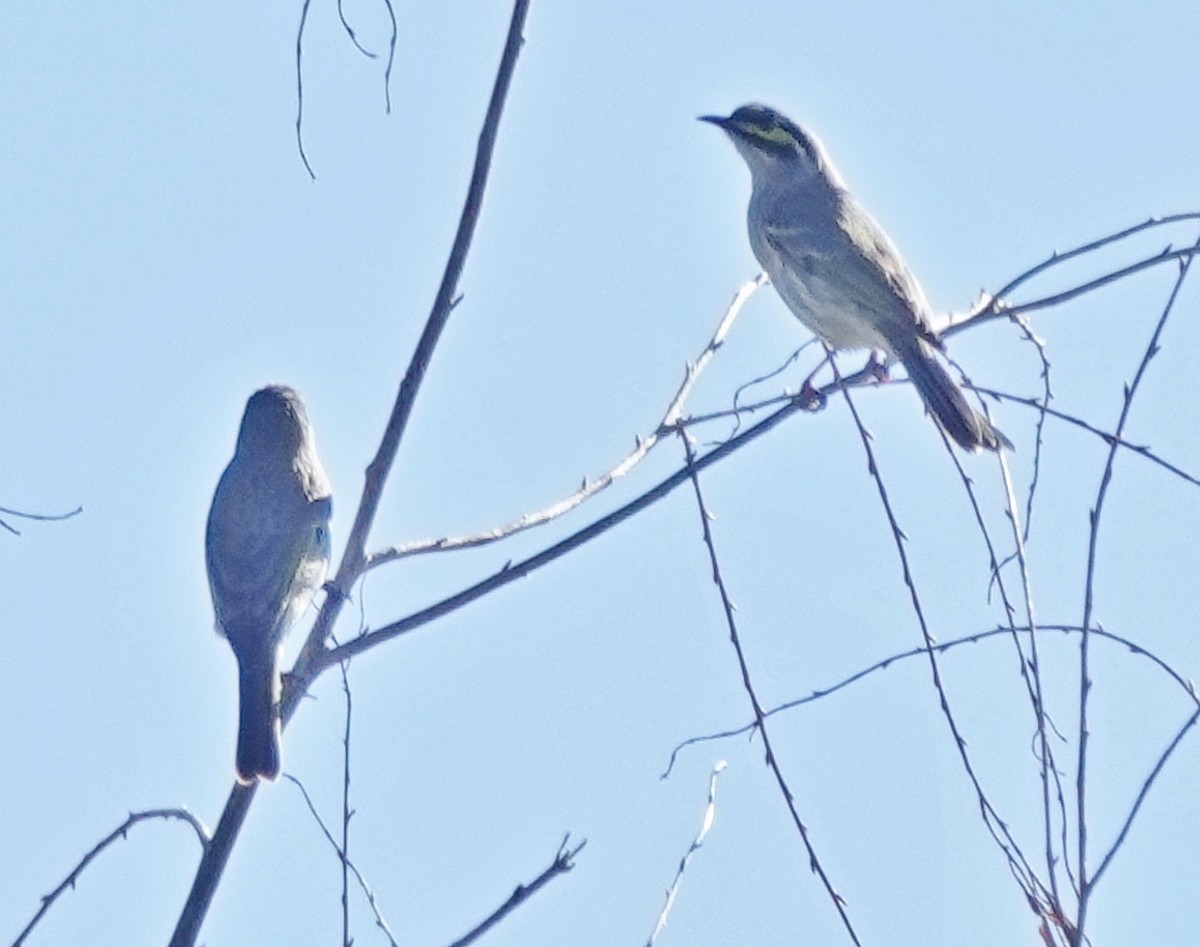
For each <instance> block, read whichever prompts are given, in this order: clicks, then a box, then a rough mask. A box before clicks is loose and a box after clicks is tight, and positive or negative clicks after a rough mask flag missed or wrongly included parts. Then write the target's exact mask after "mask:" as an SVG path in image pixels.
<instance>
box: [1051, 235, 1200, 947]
mask: <svg viewBox="0 0 1200 947" xmlns="http://www.w3.org/2000/svg"><path fill="white" fill-rule="evenodd" d="M1197 251H1200V239H1198V240H1197V241H1196V243H1195V244H1194V245H1193V246H1192V247H1191V251H1190V253H1189V254H1188V255H1184V256H1179V257H1178V259H1179V260H1180V264H1179V275H1178V276H1177V277H1176V279H1175V285H1174V286H1173V287H1172V288H1171V293H1170V295H1169V296H1168V297H1167V303H1166V305H1165V306H1163V310H1162V313H1161V315H1160V316H1159V319H1158V322H1157V324H1156V325H1155V326H1154V331H1153V332H1152V333H1151V334H1150V341H1149V342H1148V343H1147V344H1146V349H1145V351H1144V352H1143V353H1142V358H1141V361H1140V362H1139V363H1138V367H1137V371H1136V372H1134V376H1133V381H1132V382H1130V383H1129V384H1127V385H1126V386H1125V397H1124V399H1123V402H1122V405H1121V412H1120V416H1119V418H1118V420H1117V426H1116V430H1115V432H1114V435H1115V437H1120V436H1121V435H1122V434H1123V433H1124V432H1125V424H1126V422H1127V421H1128V420H1129V414H1130V412H1131V411H1132V409H1133V399H1134V397H1135V396H1136V394H1137V392H1138V388H1139V387H1140V385H1141V382H1142V378H1143V377H1145V374H1146V371H1147V369H1148V368H1149V366H1150V360H1151V359H1152V358H1154V356H1155V355H1157V354H1158V351H1159V347H1160V340H1161V338H1162V333H1163V329H1164V328H1165V327H1166V324H1167V319H1168V317H1169V316H1170V315H1171V311H1172V309H1173V308H1174V306H1175V300H1176V299H1177V298H1178V297H1179V291H1180V289H1181V288H1182V287H1183V283H1184V280H1185V279H1187V275H1188V272H1189V271H1190V269H1191V263H1192V259H1193V257H1192V255H1191V254H1194V253H1196V252H1197ZM1116 460H1117V445H1116V444H1115V443H1114V444H1111V445H1110V446H1109V449H1108V456H1107V457H1106V458H1105V461H1104V472H1103V473H1102V474H1101V476H1100V486H1099V487H1098V488H1097V491H1096V502H1095V503H1094V504H1093V505H1092V510H1091V523H1090V526H1089V529H1088V554H1087V571H1086V578H1085V581H1084V591H1083V621H1082V622H1081V623H1080V624H1081V627H1082V628H1083V635H1082V636H1081V637H1080V640H1079V755H1078V764H1077V766H1076V770H1075V796H1076V799H1075V806H1076V811H1075V815H1076V819H1077V822H1076V830H1075V831H1076V843H1077V845H1078V854H1077V855H1076V865H1075V870H1076V873H1077V874H1078V876H1079V912H1078V915H1077V916H1076V918H1075V924H1074V927H1073V929H1072V931H1071V943H1072V947H1082V945H1083V944H1084V943H1085V939H1086V938H1085V933H1084V932H1085V928H1086V921H1087V911H1088V903H1089V901H1090V897H1091V889H1092V884H1091V882H1090V881H1089V878H1088V870H1087V830H1088V825H1087V751H1088V737H1089V732H1088V695H1089V694H1090V692H1091V689H1092V681H1091V677H1090V675H1089V671H1088V666H1089V644H1090V641H1089V635H1088V629H1089V627H1090V625H1091V621H1092V611H1093V608H1094V605H1095V597H1094V593H1095V579H1096V563H1097V558H1098V557H1097V548H1098V546H1099V541H1100V518H1101V516H1102V514H1103V511H1104V501H1105V499H1106V497H1107V496H1108V488H1109V486H1110V485H1111V483H1112V477H1113V471H1114V469H1115V466H1116ZM1188 727H1190V724H1189V725H1188V726H1187V727H1185V728H1184V729H1183V730H1181V731H1180V734H1179V738H1182V736H1183V734H1184V733H1185V732H1186V731H1187V729H1188ZM1169 753H1170V749H1169V750H1168V754H1167V755H1169ZM1165 760H1166V755H1164V757H1163V762H1165ZM1156 772H1157V771H1156ZM1151 778H1153V776H1152V777H1151ZM1140 798H1141V797H1139V801H1138V803H1137V804H1136V805H1135V807H1134V812H1133V813H1131V814H1130V819H1131V820H1132V818H1133V815H1135V814H1136V811H1137V808H1138V806H1140V805H1141V802H1140Z"/></svg>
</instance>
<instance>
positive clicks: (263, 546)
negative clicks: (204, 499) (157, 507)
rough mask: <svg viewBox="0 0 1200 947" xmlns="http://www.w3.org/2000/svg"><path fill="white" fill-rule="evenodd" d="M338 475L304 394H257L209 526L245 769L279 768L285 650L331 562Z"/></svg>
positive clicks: (253, 772)
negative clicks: (333, 479)
mask: <svg viewBox="0 0 1200 947" xmlns="http://www.w3.org/2000/svg"><path fill="white" fill-rule="evenodd" d="M331 512H332V498H331V491H330V487H329V480H328V478H327V477H326V476H325V470H324V468H323V467H322V466H321V461H320V459H319V458H318V457H317V450H316V443H315V440H314V438H313V431H312V426H311V425H310V424H309V421H308V415H307V413H306V412H305V410H304V404H303V402H302V401H301V400H300V397H299V395H297V394H296V392H295V391H293V390H292V389H291V388H286V387H283V386H271V387H268V388H263V389H262V390H260V391H257V392H255V393H254V394H253V395H251V397H250V400H249V401H248V402H247V403H246V410H245V413H244V414H243V416H242V423H241V428H240V430H239V431H238V439H237V447H236V449H235V451H234V455H233V459H232V460H231V461H230V462H229V465H228V466H227V467H226V468H225V472H224V473H223V474H222V475H221V479H220V482H219V483H218V484H217V490H216V493H215V494H214V496H213V501H212V507H211V509H210V510H209V514H208V527H207V530H206V532H205V558H206V561H207V565H208V584H209V589H210V591H211V592H212V600H213V611H214V613H215V615H216V624H217V631H218V632H219V633H221V634H222V635H224V636H225V638H226V639H228V641H229V644H230V647H232V648H233V653H234V656H235V657H236V658H237V663H238V695H239V726H238V744H237V773H238V779H239V780H240V781H241V782H243V783H250V782H253V781H254V780H255V779H258V778H263V779H274V778H275V777H276V776H278V775H279V770H280V753H279V693H280V679H279V668H278V663H279V651H280V647H281V643H282V641H283V637H284V635H286V634H287V632H288V629H289V628H290V627H291V626H292V624H293V623H294V622H295V620H296V619H297V618H298V617H299V616H300V615H301V614H302V613H303V612H304V610H305V609H306V608H307V607H308V604H309V602H310V601H312V597H313V594H314V593H315V591H316V590H317V589H318V588H319V587H320V585H321V583H322V582H323V581H324V579H325V571H326V568H327V565H328V562H329V552H330V547H329V518H330V514H331Z"/></svg>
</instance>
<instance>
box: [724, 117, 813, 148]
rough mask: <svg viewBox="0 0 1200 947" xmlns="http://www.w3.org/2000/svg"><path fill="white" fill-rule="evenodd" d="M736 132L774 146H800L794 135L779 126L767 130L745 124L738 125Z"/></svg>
mask: <svg viewBox="0 0 1200 947" xmlns="http://www.w3.org/2000/svg"><path fill="white" fill-rule="evenodd" d="M738 131H740V132H743V133H744V134H746V135H747V136H748V137H751V138H759V139H762V140H763V141H769V142H771V143H772V144H775V145H792V146H798V145H799V144H800V143H799V142H798V141H796V136H795V135H793V134H792V133H791V132H789V131H788V130H787V129H786V128H783V127H782V126H779V125H772V126H771V127H769V128H765V127H763V126H762V125H753V124H751V123H749V122H746V123H742V124H739V125H738Z"/></svg>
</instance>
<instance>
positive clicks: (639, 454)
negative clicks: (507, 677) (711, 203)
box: [366, 273, 767, 569]
mask: <svg viewBox="0 0 1200 947" xmlns="http://www.w3.org/2000/svg"><path fill="white" fill-rule="evenodd" d="M766 278H767V275H766V273H759V274H758V276H756V277H755V278H754V279H752V280H749V281H748V282H746V283H744V284H743V285H742V287H741V288H740V289H739V290H738V291H737V293H735V294H734V297H733V300H732V301H731V302H730V304H729V307H728V308H727V309H726V310H725V314H724V315H723V316H722V317H721V321H720V323H719V324H718V325H717V329H716V331H715V332H714V333H713V336H712V338H711V339H710V340H709V342H708V344H707V345H706V346H705V347H704V350H703V351H702V352H701V353H700V355H699V356H697V358H696V360H695V361H694V362H692V363H690V364H689V365H688V366H687V369H686V370H685V372H684V376H683V383H682V384H681V385H680V386H679V389H678V391H676V392H675V396H674V397H673V398H672V399H671V401H670V403H669V404H668V405H667V409H666V411H664V412H663V417H662V420H661V421H660V422H659V424H658V427H656V428H655V429H654V431H652V432H651V433H649V434H647V435H646V436H645V437H639V438H638V439H637V441H636V446H635V447H634V449H633V451H632V452H630V453H629V454H627V455H626V456H625V457H624V458H623V459H622V460H621V461H620V463H618V464H617V465H616V466H615V467H613V468H612V469H611V470H609V471H607V472H606V473H603V474H601V475H600V476H599V477H588V478H585V479H584V482H583V486H581V487H580V488H579V489H578V490H576V491H575V492H574V493H572V494H571V495H570V496H568V497H564V498H563V499H562V500H559V501H558V502H556V503H553V504H551V505H550V506H547V507H545V508H544V509H541V510H537V511H535V512H533V513H527V514H525V515H524V516H521V517H519V518H518V519H515V520H512V521H510V522H508V523H504V524H503V525H500V526H495V527H493V528H491V529H488V530H485V531H484V532H481V533H472V534H470V535H467V536H445V537H442V538H440V539H421V540H417V541H415V542H410V543H405V544H404V545H402V546H391V547H389V548H388V549H381V550H380V551H379V552H376V553H372V554H371V555H370V557H368V559H367V565H366V568H367V569H374V568H375V567H376V566H381V565H384V564H386V563H388V562H395V561H396V560H397V559H404V558H407V557H408V556H417V555H421V554H422V553H428V552H443V551H446V550H451V549H469V548H473V547H476V546H486V545H488V544H489V543H494V542H496V541H497V540H500V539H507V538H508V537H509V536H512V535H513V534H515V533H519V532H522V531H524V530H527V529H530V528H532V527H534V526H543V525H545V524H546V523H549V522H551V521H552V520H555V519H557V518H558V517H560V516H562V515H563V514H564V513H569V512H570V511H571V510H573V509H575V507H577V506H579V505H580V504H581V503H583V502H584V501H585V500H589V499H591V498H592V497H593V496H595V495H596V494H597V493H600V492H601V491H602V490H604V489H606V488H607V487H610V486H612V485H613V484H614V483H616V482H617V481H618V480H620V479H621V478H622V477H624V476H625V475H626V474H628V473H629V472H630V471H631V470H633V468H634V467H635V466H637V464H638V463H639V462H640V461H641V460H642V458H644V457H645V456H646V455H647V454H649V453H650V451H651V450H652V449H653V448H654V447H656V446H657V445H658V444H659V443H660V441H661V439H662V437H663V436H664V435H666V434H670V433H672V431H673V430H674V427H675V425H677V424H678V423H679V419H680V417H681V415H682V413H683V406H684V403H685V402H686V401H687V397H688V395H689V394H691V392H692V389H693V388H694V387H695V384H696V381H697V380H698V379H699V378H700V373H701V372H703V371H704V369H705V367H706V366H707V365H708V363H709V362H710V361H711V360H712V357H713V356H714V355H715V354H716V352H717V349H719V348H720V347H721V346H722V345H723V344H724V343H725V337H726V336H727V335H728V333H729V330H730V328H732V326H733V322H734V320H735V319H737V317H738V314H739V313H740V312H741V309H742V306H744V305H745V303H746V300H748V299H749V298H750V296H751V294H753V292H754V291H755V290H756V289H758V287H760V286H762V285H763V284H764V283H765V282H766Z"/></svg>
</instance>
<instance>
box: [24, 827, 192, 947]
mask: <svg viewBox="0 0 1200 947" xmlns="http://www.w3.org/2000/svg"><path fill="white" fill-rule="evenodd" d="M150 819H167V820H170V819H178V820H180V821H181V822H186V823H187V824H188V825H190V826H191V827H192V830H193V831H194V832H195V833H196V838H197V839H199V840H200V847H201V849H207V848H208V845H209V841H210V834H209V831H208V827H207V826H206V825H205V824H204V823H203V822H201V821H200V820H199V819H197V818H196V817H195V816H194V815H192V814H191V813H190V812H188V810H187V809H147V810H145V811H143V812H131V813H129V817H128V818H126V819H125V821H124V822H122V823H121V824H120V825H118V826H117V827H116V828H115V829H113V830H112V831H111V832H109V833H108V835H106V836H105V837H104V838H102V839H101V840H100V841H99V842H97V843H96V844H95V845H94V846H93V847H92V849H91V851H89V852H88V853H87V854H86V855H84V856H83V858H81V859H80V860H79V864H78V865H76V866H75V867H74V868H72V869H71V871H70V872H69V873H68V875H67V877H66V878H64V879H63V880H62V882H61V883H60V884H59V886H58V887H57V888H55V889H54V890H53V891H51V892H50V893H49V894H47V895H45V896H43V898H42V906H41V907H40V908H38V910H37V913H36V914H34V916H33V917H32V918H31V919H30V921H29V923H28V924H26V925H25V929H24V930H22V931H21V933H20V934H18V935H17V939H16V940H14V941H13V943H12V947H21V944H23V943H25V939H26V938H27V937H28V936H29V934H30V933H31V932H32V931H33V929H34V928H35V927H36V926H37V925H38V922H40V921H41V919H42V918H43V917H44V916H45V914H46V912H47V911H49V910H50V906H51V905H52V904H54V902H55V901H57V900H58V897H59V895H61V894H62V893H63V892H64V891H66V890H67V889H68V888H74V887H75V884H76V882H78V881H79V876H80V875H81V874H83V870H84V869H85V868H87V866H88V865H89V864H90V863H91V861H92V859H94V858H95V857H96V856H97V855H99V854H100V853H101V852H102V851H104V850H105V849H106V848H108V846H109V845H111V844H112V843H113V842H115V841H116V840H117V839H121V838H125V837H126V835H127V834H128V833H129V830H130V829H131V828H133V827H134V826H135V825H137V824H138V823H139V822H146V821H149V820H150Z"/></svg>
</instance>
